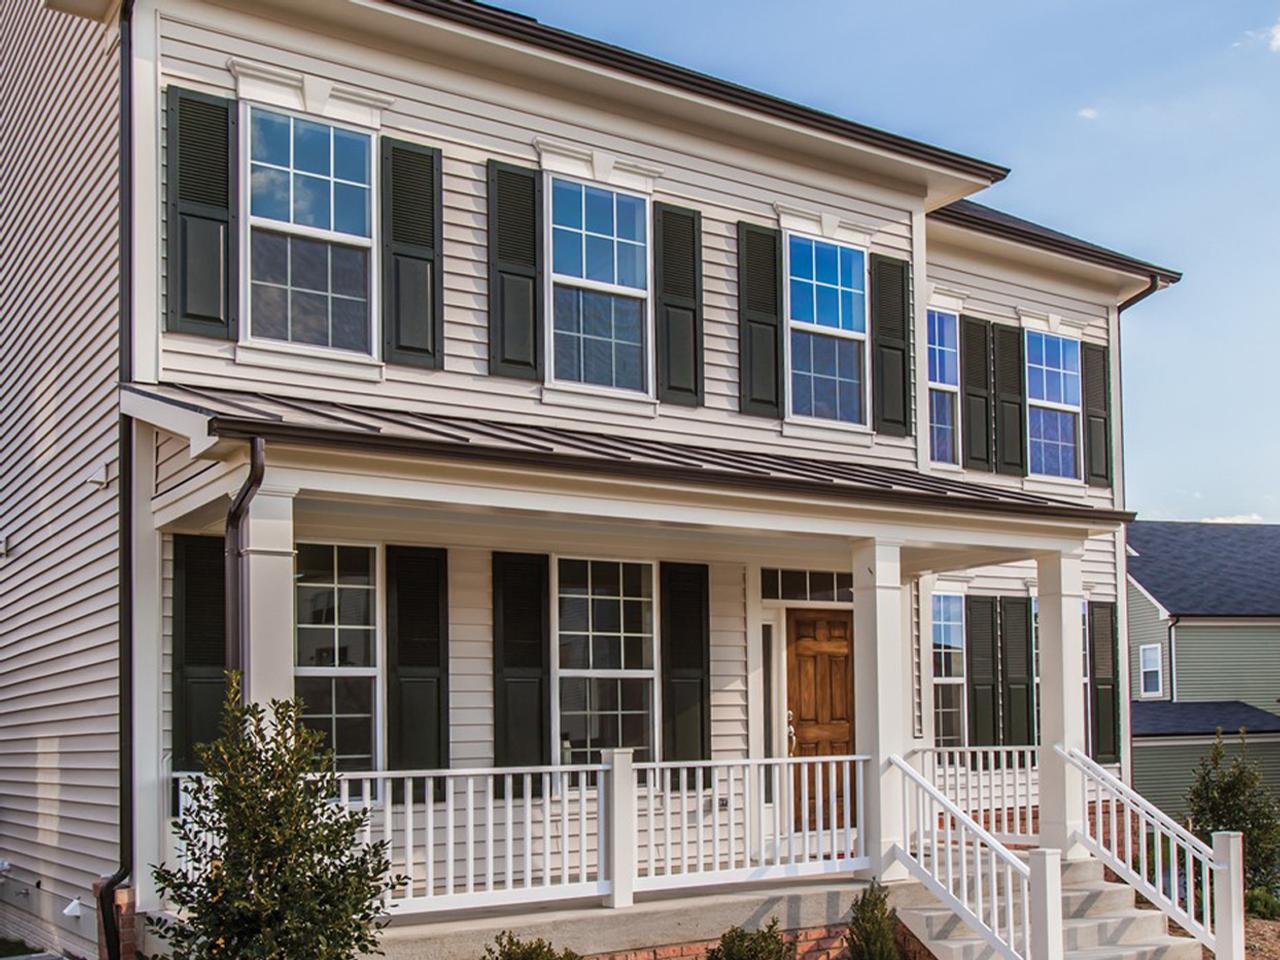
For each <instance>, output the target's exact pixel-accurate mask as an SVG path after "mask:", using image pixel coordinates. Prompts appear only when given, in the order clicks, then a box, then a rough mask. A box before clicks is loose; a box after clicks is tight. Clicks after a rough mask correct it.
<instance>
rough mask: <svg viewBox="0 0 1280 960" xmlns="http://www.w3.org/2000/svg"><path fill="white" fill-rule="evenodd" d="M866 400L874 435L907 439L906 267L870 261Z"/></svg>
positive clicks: (908, 323) (908, 272) (908, 310)
mask: <svg viewBox="0 0 1280 960" xmlns="http://www.w3.org/2000/svg"><path fill="white" fill-rule="evenodd" d="M871 350H872V365H871V396H872V405H871V408H872V412H873V416H874V422H875V430H876V433H883V434H887V435H889V436H893V437H905V436H908V435H909V434H910V433H911V264H909V263H907V261H905V260H897V259H894V258H893V257H882V256H880V255H879V254H872V256H871Z"/></svg>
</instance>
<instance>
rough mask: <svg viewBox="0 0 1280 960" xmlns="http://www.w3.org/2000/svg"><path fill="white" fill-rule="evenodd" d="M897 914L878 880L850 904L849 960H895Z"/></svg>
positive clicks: (887, 893) (847, 941)
mask: <svg viewBox="0 0 1280 960" xmlns="http://www.w3.org/2000/svg"><path fill="white" fill-rule="evenodd" d="M897 932H898V911H897V910H895V909H893V907H891V906H889V891H888V890H887V889H885V887H884V884H882V883H881V882H880V881H879V880H872V881H871V886H869V887H867V889H865V890H863V891H862V893H861V894H859V896H858V899H857V900H855V901H853V911H852V912H851V914H850V915H849V930H848V932H847V933H845V936H844V942H845V946H847V947H848V948H849V957H850V960H898V942H897V939H896V938H897Z"/></svg>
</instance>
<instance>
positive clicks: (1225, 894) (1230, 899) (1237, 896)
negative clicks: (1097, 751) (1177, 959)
mask: <svg viewBox="0 0 1280 960" xmlns="http://www.w3.org/2000/svg"><path fill="white" fill-rule="evenodd" d="M1055 749H1056V751H1057V752H1058V754H1059V755H1060V756H1062V757H1063V758H1064V759H1065V760H1066V762H1067V763H1068V764H1069V765H1070V766H1072V767H1074V768H1075V769H1076V770H1077V771H1079V773H1080V776H1081V786H1080V789H1081V804H1082V806H1083V808H1084V810H1085V816H1086V820H1087V823H1086V826H1085V831H1084V834H1083V835H1081V836H1079V838H1078V839H1079V841H1080V843H1081V844H1082V845H1083V846H1084V847H1085V848H1086V849H1088V850H1089V851H1090V852H1091V853H1092V854H1093V855H1094V856H1096V857H1098V859H1100V860H1101V861H1102V862H1103V863H1105V864H1106V865H1107V866H1108V867H1110V868H1111V870H1112V871H1114V872H1115V874H1116V875H1117V876H1119V877H1120V878H1121V879H1122V880H1124V881H1125V882H1127V883H1129V884H1130V885H1131V886H1133V887H1134V888H1135V889H1137V891H1138V892H1139V893H1141V894H1142V895H1143V896H1144V897H1146V898H1147V899H1148V900H1150V901H1151V902H1152V903H1154V904H1155V905H1156V906H1158V907H1159V908H1160V909H1161V910H1163V911H1164V913H1165V914H1166V915H1167V916H1168V917H1169V918H1170V919H1171V920H1173V921H1174V922H1175V923H1177V924H1178V925H1179V926H1181V927H1182V928H1183V929H1185V930H1186V931H1187V932H1188V933H1190V934H1191V935H1192V936H1194V937H1195V938H1196V939H1197V940H1199V941H1200V942H1201V943H1202V944H1204V945H1205V946H1206V947H1208V948H1209V949H1210V950H1212V951H1213V952H1214V953H1215V954H1216V955H1217V956H1218V957H1221V958H1239V957H1243V956H1244V939H1243V938H1244V910H1243V867H1242V865H1241V858H1242V853H1241V844H1240V837H1239V835H1238V834H1226V833H1219V834H1214V838H1213V839H1214V845H1213V847H1209V846H1208V845H1207V844H1205V843H1204V842H1203V841H1201V840H1199V839H1198V838H1197V837H1196V836H1194V835H1193V834H1192V833H1191V832H1190V831H1189V830H1187V829H1186V828H1185V827H1182V826H1180V825H1179V824H1178V823H1177V822H1176V821H1175V820H1173V819H1172V818H1171V817H1169V816H1168V815H1167V814H1165V813H1163V812H1162V811H1161V810H1159V809H1158V808H1156V807H1155V806H1154V805H1153V804H1152V803H1150V802H1149V801H1148V800H1146V799H1145V798H1144V797H1142V796H1141V795H1140V794H1139V793H1137V792H1136V791H1135V790H1133V789H1132V788H1131V787H1129V786H1127V785H1126V784H1125V783H1124V782H1122V781H1121V780H1119V779H1117V778H1116V777H1115V776H1113V775H1112V774H1111V773H1109V772H1108V771H1107V770H1105V769H1103V768H1102V767H1101V766H1099V765H1098V764H1097V763H1095V762H1094V761H1093V760H1091V759H1089V758H1088V757H1087V756H1085V755H1084V754H1083V753H1082V752H1081V751H1080V750H1077V749H1070V750H1068V749H1064V748H1063V747H1062V746H1058V747H1055Z"/></svg>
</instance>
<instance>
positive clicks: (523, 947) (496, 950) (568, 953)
mask: <svg viewBox="0 0 1280 960" xmlns="http://www.w3.org/2000/svg"><path fill="white" fill-rule="evenodd" d="M484 960H582V957H580V956H579V955H578V954H576V953H574V952H573V951H572V950H568V949H566V950H560V951H558V950H556V948H555V947H553V946H551V944H549V943H547V941H545V940H543V939H542V938H541V937H539V938H538V939H536V940H520V939H518V938H517V937H515V936H514V935H513V934H512V933H511V931H510V930H504V931H503V932H502V933H500V934H498V937H497V941H496V942H495V943H491V944H489V945H488V946H486V947H485V948H484Z"/></svg>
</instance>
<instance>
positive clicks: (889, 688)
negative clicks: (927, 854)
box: [853, 540, 911, 880]
mask: <svg viewBox="0 0 1280 960" xmlns="http://www.w3.org/2000/svg"><path fill="white" fill-rule="evenodd" d="M902 594H903V589H902V572H901V545H900V544H898V543H895V542H892V541H885V540H860V541H856V542H855V543H854V545H853V711H854V740H855V743H856V749H857V752H858V753H860V754H866V755H867V756H869V757H870V758H871V760H870V768H869V769H868V771H867V779H866V791H865V796H864V810H863V811H862V823H863V826H864V829H865V831H866V844H865V848H864V849H865V850H866V851H867V856H869V857H870V858H871V864H872V866H871V872H872V873H873V875H875V876H878V877H880V878H881V879H885V880H889V879H898V878H899V877H903V876H905V875H906V874H905V871H904V870H903V868H902V867H901V866H900V865H897V864H895V863H893V861H892V860H891V859H890V851H891V850H892V849H893V846H894V845H895V844H900V843H902V840H903V836H902V831H903V825H902V776H901V774H900V773H898V771H897V770H896V769H895V768H894V767H892V766H891V765H890V764H889V762H888V761H889V757H890V756H891V755H893V754H895V753H896V754H901V755H903V756H905V755H906V752H907V751H908V750H909V749H910V748H911V651H910V644H909V643H908V640H907V637H904V636H903V633H902V622H903V621H902V608H903V597H902Z"/></svg>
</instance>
